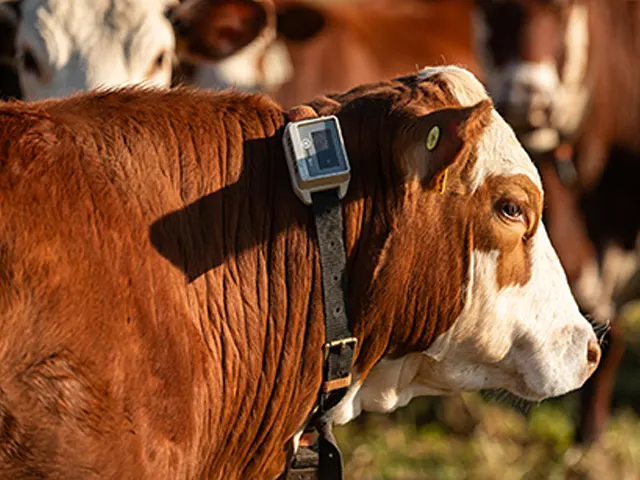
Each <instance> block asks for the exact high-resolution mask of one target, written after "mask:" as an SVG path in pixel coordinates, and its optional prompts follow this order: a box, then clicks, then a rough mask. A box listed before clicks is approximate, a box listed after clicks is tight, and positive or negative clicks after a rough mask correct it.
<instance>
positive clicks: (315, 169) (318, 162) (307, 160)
mask: <svg viewBox="0 0 640 480" xmlns="http://www.w3.org/2000/svg"><path fill="white" fill-rule="evenodd" d="M316 136H317V137H318V138H317V141H316ZM329 137H330V138H329ZM329 140H331V141H330V142H329ZM322 142H327V147H328V148H324V149H322V150H317V148H316V147H317V145H318V144H319V143H322ZM282 144H283V147H284V153H285V158H286V160H287V166H288V167H289V176H290V177H291V185H292V186H293V190H294V191H295V193H296V195H297V196H298V197H299V198H300V200H302V201H303V202H304V203H305V204H307V205H311V203H312V198H311V194H312V193H314V192H321V191H324V190H330V189H334V188H335V189H337V190H338V197H339V198H340V199H342V198H344V196H345V195H346V194H347V189H348V188H349V180H350V179H351V166H350V165H349V158H348V156H347V151H346V148H345V146H344V140H343V138H342V131H341V130H340V123H339V122H338V119H337V117H335V116H333V115H331V116H326V117H317V118H311V119H308V120H300V121H298V122H290V123H288V124H287V126H286V127H285V129H284V134H283V136H282ZM321 156H322V158H321ZM323 161H324V163H325V165H322V163H323Z"/></svg>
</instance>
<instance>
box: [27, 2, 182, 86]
mask: <svg viewBox="0 0 640 480" xmlns="http://www.w3.org/2000/svg"><path fill="white" fill-rule="evenodd" d="M174 3H176V0H73V1H68V0H25V1H24V3H23V4H22V6H21V9H22V21H21V24H20V28H19V30H18V34H17V40H16V41H17V49H18V53H19V54H23V53H25V52H29V53H30V54H31V55H33V57H34V58H35V59H36V61H37V63H38V68H39V70H40V75H39V76H38V75H35V74H33V72H30V71H25V70H24V68H20V72H19V73H20V80H21V85H22V89H23V92H24V94H25V96H26V97H27V98H29V99H36V98H45V97H60V96H66V95H69V94H71V93H72V92H74V91H78V90H91V89H96V88H100V87H113V86H120V85H127V84H134V83H144V84H148V85H157V86H168V85H170V82H171V55H172V54H173V52H174V44H175V38H174V34H173V29H172V27H171V25H170V23H169V21H168V20H167V19H166V18H165V16H164V11H165V9H166V7H167V6H169V5H171V4H174ZM163 52H166V53H167V56H166V65H165V66H164V68H162V69H159V70H158V71H156V72H155V73H154V74H152V75H148V74H149V72H150V71H152V69H153V66H154V62H155V60H156V58H157V57H158V55H160V54H161V53H163Z"/></svg>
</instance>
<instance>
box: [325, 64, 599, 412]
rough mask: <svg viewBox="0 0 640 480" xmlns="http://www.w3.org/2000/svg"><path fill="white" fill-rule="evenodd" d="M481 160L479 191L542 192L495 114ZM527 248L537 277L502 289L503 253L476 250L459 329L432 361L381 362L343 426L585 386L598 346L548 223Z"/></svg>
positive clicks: (458, 76)
mask: <svg viewBox="0 0 640 480" xmlns="http://www.w3.org/2000/svg"><path fill="white" fill-rule="evenodd" d="M435 74H438V75H439V80H442V79H443V78H444V79H446V81H447V82H448V84H449V86H450V89H451V91H452V92H453V93H454V95H455V96H456V97H457V98H458V100H459V101H460V102H461V103H462V105H465V106H468V105H473V104H474V103H476V102H478V101H479V100H481V99H483V98H486V93H485V91H484V88H483V87H482V85H481V84H480V83H479V82H478V81H477V79H475V77H473V75H472V74H471V73H470V72H468V71H466V70H463V69H460V68H457V67H441V68H433V69H426V70H424V71H423V72H422V74H421V75H422V76H423V77H424V78H428V77H430V76H432V75H435ZM477 157H478V158H477V163H476V165H475V172H474V175H473V179H472V188H473V189H476V190H477V189H480V188H482V186H483V184H484V183H485V182H486V181H487V179H489V178H495V177H497V176H498V177H501V178H505V179H508V178H509V177H510V176H515V175H518V176H523V175H524V176H526V177H527V178H528V179H530V180H531V182H532V184H533V185H534V186H535V188H538V189H539V190H540V195H541V194H542V187H541V181H540V178H539V175H538V173H537V170H536V168H535V166H534V165H533V162H532V161H531V160H530V158H529V157H528V156H527V154H526V153H525V151H524V149H523V148H522V146H521V145H520V144H519V143H518V141H517V139H516V137H515V134H514V133H513V131H512V130H511V128H510V127H509V126H508V125H507V123H506V122H505V121H504V120H503V119H502V118H501V117H500V116H499V115H498V114H497V113H495V112H494V115H493V121H492V122H491V124H490V125H489V126H488V127H487V129H486V130H485V132H484V134H483V137H482V138H481V140H480V142H478V144H477ZM527 242H528V244H529V245H530V248H529V250H528V255H529V257H530V262H529V263H530V266H529V270H530V271H529V273H530V274H529V276H528V280H527V281H526V283H525V284H523V285H519V284H510V285H507V286H503V287H502V288H500V287H499V281H498V271H497V270H498V264H499V258H498V257H499V256H500V255H501V254H502V253H504V252H501V251H499V250H493V251H481V250H473V252H472V259H471V262H470V267H469V272H468V278H467V282H466V284H465V285H464V287H463V289H464V295H465V303H464V308H463V311H462V313H461V314H460V316H459V317H458V318H457V319H456V321H455V323H454V324H453V327H452V328H451V329H450V330H448V331H447V332H446V333H444V334H443V335H441V336H440V337H438V338H437V339H436V340H435V341H434V342H433V344H432V345H431V347H430V348H429V349H428V350H427V351H426V352H424V354H411V355H407V356H405V357H404V358H401V359H397V360H383V361H381V362H380V363H378V364H377V365H376V366H375V367H374V368H373V370H372V371H371V373H370V375H369V376H368V377H366V378H365V379H364V381H363V382H358V383H357V384H356V385H355V386H354V387H352V389H351V391H350V392H349V395H348V397H347V398H346V399H345V400H344V401H343V402H342V404H341V405H340V406H339V407H338V408H337V409H336V413H335V418H336V421H340V422H345V421H348V420H349V419H351V418H353V416H355V415H357V414H358V413H359V412H360V411H361V410H362V409H365V410H375V411H389V410H393V409H394V408H397V407H399V406H402V405H404V404H406V403H407V402H408V401H409V400H410V399H411V398H412V397H413V396H416V395H433V394H446V393H454V392H460V391H471V390H479V389H483V388H506V389H508V390H509V391H511V392H512V393H514V394H516V395H519V396H521V397H524V398H528V399H535V400H539V399H543V398H547V397H551V396H557V395H562V394H564V393H567V392H569V391H571V390H574V389H577V388H579V387H580V386H581V385H582V384H583V383H584V382H585V381H586V379H587V378H588V377H589V375H590V374H591V373H592V372H593V370H594V368H595V366H596V364H597V361H598V360H599V354H600V351H599V348H598V343H597V339H596V337H595V334H594V332H593V329H592V328H591V325H590V324H589V323H588V322H587V320H586V319H585V318H584V317H583V316H582V315H581V314H580V311H579V309H578V305H577V304H576V302H575V300H574V298H573V296H572V294H571V291H570V289H569V285H568V283H567V279H566V276H565V273H564V271H563V269H562V266H561V264H560V261H559V260H558V257H557V255H556V253H555V251H554V250H553V247H552V246H551V242H550V241H549V238H548V236H547V233H546V231H545V228H544V226H543V225H542V223H540V224H539V226H538V229H537V230H536V231H535V234H534V235H533V236H532V237H531V238H530V239H529V240H528V241H527Z"/></svg>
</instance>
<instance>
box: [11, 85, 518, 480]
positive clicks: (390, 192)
mask: <svg viewBox="0 0 640 480" xmlns="http://www.w3.org/2000/svg"><path fill="white" fill-rule="evenodd" d="M313 105H314V108H315V109H316V110H317V111H318V112H320V113H322V112H323V111H324V112H325V113H327V112H328V110H331V111H333V112H334V113H336V114H337V115H338V116H339V117H340V120H341V123H342V125H343V129H344V134H345V140H346V143H347V146H348V150H349V155H350V159H351V162H352V169H353V180H352V184H351V188H350V191H349V195H348V198H347V200H346V201H345V203H344V222H345V243H346V250H347V255H348V276H349V278H350V282H349V287H350V290H349V292H348V293H349V300H350V306H351V321H352V328H353V331H354V332H355V334H356V335H357V336H358V338H359V340H360V346H361V348H360V351H359V354H358V357H357V360H356V368H357V369H358V371H359V372H361V373H362V374H363V375H365V374H366V372H367V371H368V370H369V369H370V368H371V367H372V366H373V365H374V364H375V363H376V362H377V361H378V360H379V359H380V358H381V357H382V356H383V355H399V354H401V353H402V352H408V351H420V350H424V349H425V348H426V347H427V346H428V345H429V344H430V343H431V341H432V340H433V339H434V338H435V336H436V335H438V334H440V333H443V332H445V331H446V330H447V329H448V328H449V327H450V326H451V325H452V323H453V321H454V320H455V318H456V317H457V316H458V315H459V312H460V311H461V308H462V306H463V300H464V297H463V295H462V292H461V286H462V284H463V282H464V279H465V275H466V272H467V270H468V262H469V255H470V252H471V248H472V247H473V245H474V242H476V241H480V240H477V239H475V237H476V235H478V232H479V230H478V229H479V228H480V226H479V225H478V223H477V222H478V218H475V217H474V215H475V212H476V211H477V208H479V207H478V204H482V203H486V202H485V201H484V200H483V198H484V197H483V196H482V194H480V195H470V194H469V193H470V192H469V191H468V188H467V186H466V185H467V184H468V175H469V172H470V171H471V168H473V165H474V162H475V161H476V154H475V148H474V146H473V145H474V144H475V142H476V140H477V138H478V135H480V134H481V133H482V130H483V129H482V127H481V126H476V127H474V126H473V124H472V123H473V122H479V124H480V125H482V124H486V122H487V113H486V112H490V110H487V108H486V107H484V110H483V107H482V106H479V107H478V108H479V113H478V114H477V115H475V116H474V115H471V116H470V117H469V118H470V119H475V120H472V121H470V123H469V125H468V126H467V127H464V128H463V127H461V128H460V129H459V130H458V132H462V131H465V132H468V136H466V137H465V138H464V147H463V149H462V152H463V153H462V154H460V155H457V156H456V158H455V159H452V160H451V165H450V167H449V168H448V171H449V174H448V182H447V188H446V189H445V191H444V193H443V194H438V193H435V192H433V191H431V190H425V189H423V188H422V186H421V184H422V181H416V180H417V179H416V180H412V179H411V178H413V177H411V172H408V171H407V169H406V165H405V164H404V163H403V162H402V161H401V160H400V157H401V155H400V154H399V152H398V151H396V150H394V148H396V147H394V145H396V143H395V141H394V138H395V136H396V135H400V134H401V133H400V132H402V131H405V130H411V128H408V127H411V126H412V125H414V123H415V122H416V121H417V119H419V118H420V117H417V115H428V114H429V113H430V112H432V111H433V110H435V109H439V108H442V107H452V108H454V110H453V111H455V107H456V105H455V102H452V96H451V94H450V92H446V91H444V90H442V89H441V88H440V87H439V86H438V85H437V83H435V82H428V81H425V82H422V83H417V82H415V81H414V80H413V79H411V78H408V77H407V78H405V79H401V80H398V81H395V82H387V83H381V84H376V85H370V86H366V87H360V88H358V89H355V90H353V91H351V92H349V93H346V94H344V95H339V96H335V97H333V98H332V99H318V101H316V102H313ZM483 111H484V112H485V113H482V112H483ZM425 118H428V117H425ZM283 124H284V115H283V112H282V111H281V110H280V108H279V107H277V106H276V105H275V104H274V103H272V102H271V101H270V100H268V99H267V98H266V97H262V96H249V95H242V94H237V93H226V94H212V93H204V92H201V93H198V92H193V91H189V90H184V89H177V90H175V91H171V92H165V93H161V92H157V91H144V90H124V91H121V92H106V93H91V94H84V95H79V96H76V97H72V98H70V99H66V100H57V101H53V100H52V101H46V102H38V103H32V104H20V103H18V104H9V105H5V106H2V107H0V138H2V139H3V140H2V143H1V144H0V187H1V188H0V192H1V193H0V211H1V212H2V215H1V216H0V241H1V244H0V247H1V248H0V293H1V295H0V315H1V317H2V319H3V322H2V326H1V331H0V338H2V342H1V343H0V358H1V360H2V361H1V362H0V385H1V386H2V390H1V391H0V417H1V418H2V419H3V420H2V423H1V425H2V428H1V429H0V477H3V478H31V477H35V476H49V477H52V478H93V477H100V478H104V477H117V478H136V479H141V478H196V477H207V478H224V479H234V478H238V479H240V478H267V479H268V478H273V477H275V476H276V475H277V474H278V473H279V472H280V471H282V469H283V467H284V462H285V455H286V451H285V443H286V442H287V441H288V440H289V439H290V438H291V437H292V435H293V434H294V432H296V430H297V429H298V428H300V426H301V425H302V424H303V422H304V420H305V418H306V416H307V415H308V413H309V412H310V410H311V408H312V406H313V405H314V402H315V399H316V395H317V392H318V389H319V386H320V378H321V368H320V365H321V355H322V353H321V352H322V350H321V344H322V342H323V338H324V336H323V335H324V334H323V326H322V325H323V321H322V295H321V287H320V285H321V282H320V270H319V261H318V253H317V246H316V244H315V235H314V233H313V227H312V225H313V220H312V218H311V214H310V210H309V209H307V208H306V207H305V206H304V205H302V204H301V202H299V201H298V200H297V199H296V197H295V195H294V194H293V192H292V190H291V188H290V186H289V179H288V173H287V170H286V166H285V164H284V160H283V154H282V151H281V142H280V136H281V132H282V127H283ZM453 134H458V133H456V132H453ZM372 139H377V141H372ZM445 141H447V140H446V139H445ZM449 141H451V140H449ZM422 180H423V181H424V180H426V179H422ZM484 195H486V193H485V194H484ZM474 205H475V206H474ZM474 209H475V210H474ZM469 212H473V213H472V214H469ZM484 220H485V218H483V219H482V221H484ZM443 258H447V259H450V260H449V261H448V262H442V261H440V260H439V259H443ZM436 259H438V260H436ZM518 278H519V277H518Z"/></svg>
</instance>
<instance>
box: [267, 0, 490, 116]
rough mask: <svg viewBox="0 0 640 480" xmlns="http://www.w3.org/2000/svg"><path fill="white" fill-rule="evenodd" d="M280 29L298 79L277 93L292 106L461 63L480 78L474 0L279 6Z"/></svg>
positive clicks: (292, 0) (285, 0)
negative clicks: (472, 26)
mask: <svg viewBox="0 0 640 480" xmlns="http://www.w3.org/2000/svg"><path fill="white" fill-rule="evenodd" d="M276 7H277V10H278V13H279V15H278V30H279V33H280V39H281V40H284V41H285V43H286V45H287V48H288V50H289V54H290V56H291V61H292V64H293V72H294V73H293V77H292V78H291V80H289V81H288V82H287V83H285V84H284V85H283V86H282V88H281V89H280V90H279V91H277V92H274V96H275V98H277V99H278V101H279V102H280V103H281V104H282V105H284V106H285V107H289V106H292V105H296V104H298V103H300V102H303V101H305V100H307V99H309V98H312V97H313V96H315V95H319V94H326V93H331V92H339V91H343V90H346V89H349V88H352V87H354V86H356V85H359V84H362V83H367V82H373V81H379V80H383V79H388V78H393V77H396V76H398V75H403V74H405V73H408V72H411V71H414V70H415V69H416V68H421V67H423V66H426V65H442V64H451V63H459V64H462V65H463V66H465V67H466V68H469V69H470V70H472V71H473V72H474V73H476V74H479V73H480V72H479V69H478V67H477V64H476V62H475V57H474V55H473V43H472V42H473V37H472V34H471V30H470V24H471V12H472V11H473V1H467V0H462V1H460V0H457V1H455V2H442V1H439V0H438V1H432V0H427V1H425V0H403V1H397V0H377V1H371V0H363V1H359V2H356V3H353V2H352V3H348V4H335V5H331V4H330V5H322V6H321V5H317V4H315V5H314V4H312V3H310V2H304V1H299V0H277V1H276Z"/></svg>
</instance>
